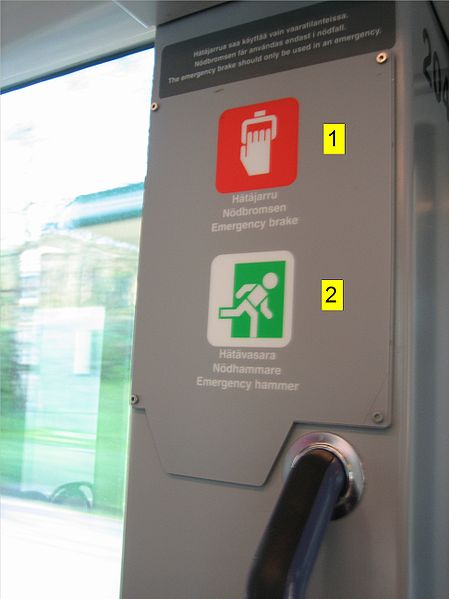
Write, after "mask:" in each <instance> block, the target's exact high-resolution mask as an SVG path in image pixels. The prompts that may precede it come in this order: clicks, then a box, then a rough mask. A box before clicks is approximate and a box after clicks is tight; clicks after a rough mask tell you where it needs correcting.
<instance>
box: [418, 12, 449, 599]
mask: <svg viewBox="0 0 449 599" xmlns="http://www.w3.org/2000/svg"><path fill="white" fill-rule="evenodd" d="M417 4H418V6H417V7H416V8H415V9H414V11H413V20H412V35H413V39H414V41H415V43H414V44H413V62H412V65H413V74H414V86H413V102H414V103H413V109H414V118H413V129H412V130H411V131H410V136H413V151H414V155H413V165H414V171H413V209H414V213H413V217H414V223H413V224H414V231H415V246H414V272H413V276H414V285H415V302H414V306H413V308H414V310H413V319H414V332H415V343H414V347H413V379H412V384H413V391H412V395H411V406H412V415H413V418H412V425H411V435H412V437H411V438H412V444H411V456H412V466H413V475H412V476H413V478H412V486H411V492H412V508H411V509H412V519H411V532H412V559H413V565H414V567H413V570H412V572H411V580H412V582H411V586H412V588H413V593H414V594H413V599H420V598H421V597H438V598H440V597H441V598H442V599H447V598H448V597H449V567H448V564H449V539H448V536H449V465H448V456H449V433H448V428H449V311H448V305H449V276H448V273H449V269H448V265H449V262H448V257H449V226H448V225H449V46H448V44H447V42H446V40H445V39H444V37H443V35H442V34H441V31H440V29H439V26H438V23H437V21H436V19H435V18H434V15H433V13H432V11H431V10H430V9H429V6H428V5H427V3H422V2H419V3H417ZM424 71H425V72H426V73H427V75H428V76H429V77H430V79H431V81H429V80H428V79H427V78H426V76H425V74H424ZM440 76H441V78H440ZM440 81H441V87H440ZM445 82H446V83H445ZM431 84H432V85H431ZM444 87H445V88H446V92H444Z"/></svg>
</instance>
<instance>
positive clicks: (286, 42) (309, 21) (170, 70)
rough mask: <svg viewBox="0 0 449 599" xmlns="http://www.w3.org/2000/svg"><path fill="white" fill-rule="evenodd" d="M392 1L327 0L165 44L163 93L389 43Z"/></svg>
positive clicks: (391, 39)
mask: <svg viewBox="0 0 449 599" xmlns="http://www.w3.org/2000/svg"><path fill="white" fill-rule="evenodd" d="M394 41H395V8H394V2H383V1H377V0H376V1H373V2H371V1H367V2H324V3H321V4H316V5H313V6H308V7H306V8H301V9H298V10H294V11H290V12H287V13H282V14H280V15H275V16H273V17H267V18H264V19H260V20H258V21H253V22H250V23H245V24H244V25H238V26H236V27H231V28H229V29H224V30H222V31H218V32H216V33H211V34H208V35H203V36H201V37H197V38H193V39H190V40H187V41H184V42H179V43H177V44H172V45H170V46H167V47H166V48H164V50H163V52H162V65H161V79H160V90H159V95H160V97H161V98H165V97H168V96H175V95H178V94H183V93H187V92H191V91H196V90H199V89H204V88H207V87H213V86H216V85H223V84H225V83H232V82H233V81H241V80H243V79H250V78H252V77H260V76H262V75H269V74H271V73H276V72H279V71H287V70H289V69H296V68H298V67H303V66H306V65H312V64H317V63H321V62H327V61H331V60H337V59H339V58H345V57H348V56H354V55H357V54H366V53H368V52H374V51H376V50H381V49H387V48H391V47H392V46H393V45H394Z"/></svg>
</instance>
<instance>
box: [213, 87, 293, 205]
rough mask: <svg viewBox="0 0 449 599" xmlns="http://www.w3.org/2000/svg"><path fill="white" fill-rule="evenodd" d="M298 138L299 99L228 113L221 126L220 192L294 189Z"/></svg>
mask: <svg viewBox="0 0 449 599" xmlns="http://www.w3.org/2000/svg"><path fill="white" fill-rule="evenodd" d="M298 137H299V102H298V100H296V98H282V99H280V100H271V101H269V102H261V103H260V104H250V105H249V106H240V107H238V108H231V109H229V110H225V112H223V114H222V115H221V116H220V120H219V123H218V144H217V171H216V187H217V191H219V192H220V193H233V192H239V191H247V190H250V189H251V190H252V189H266V188H268V187H283V186H285V185H291V183H293V181H295V179H296V177H297V174H298Z"/></svg>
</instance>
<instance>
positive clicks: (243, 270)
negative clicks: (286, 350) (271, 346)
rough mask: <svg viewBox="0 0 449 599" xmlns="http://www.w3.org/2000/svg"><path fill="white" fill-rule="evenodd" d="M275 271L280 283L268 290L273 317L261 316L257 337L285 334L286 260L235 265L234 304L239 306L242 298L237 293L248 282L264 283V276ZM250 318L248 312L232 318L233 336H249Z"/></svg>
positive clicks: (275, 336) (277, 336) (269, 305)
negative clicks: (236, 295) (237, 296)
mask: <svg viewBox="0 0 449 599" xmlns="http://www.w3.org/2000/svg"><path fill="white" fill-rule="evenodd" d="M269 272H273V273H275V274H276V275H277V276H278V284H277V285H276V287H274V288H273V289H269V290H268V307H269V309H270V310H271V312H273V318H271V319H270V320H269V319H268V318H265V316H263V314H260V316H259V326H258V335H257V338H263V339H267V338H268V339H272V338H279V337H282V335H283V330H284V292H285V260H278V261H275V262H244V263H241V264H236V265H235V267H234V304H233V307H234V308H235V307H237V306H238V305H239V304H240V302H241V301H242V300H241V299H237V298H236V297H235V294H236V293H237V291H238V290H239V289H240V288H241V287H242V285H245V284H248V283H254V284H259V285H262V279H263V277H264V276H265V275H266V274H267V273H269ZM249 327H250V320H249V316H248V314H242V315H241V316H239V317H238V318H234V319H233V320H232V329H231V337H233V338H236V337H237V338H246V337H249V336H250V335H249Z"/></svg>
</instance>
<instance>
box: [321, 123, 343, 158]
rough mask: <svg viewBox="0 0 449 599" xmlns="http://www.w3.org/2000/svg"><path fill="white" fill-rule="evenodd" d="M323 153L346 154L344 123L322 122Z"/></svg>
mask: <svg viewBox="0 0 449 599" xmlns="http://www.w3.org/2000/svg"><path fill="white" fill-rule="evenodd" d="M323 154H346V125H345V123H324V124H323Z"/></svg>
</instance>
